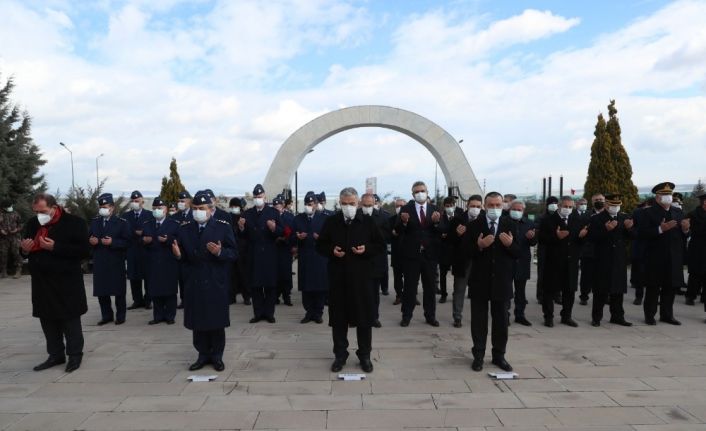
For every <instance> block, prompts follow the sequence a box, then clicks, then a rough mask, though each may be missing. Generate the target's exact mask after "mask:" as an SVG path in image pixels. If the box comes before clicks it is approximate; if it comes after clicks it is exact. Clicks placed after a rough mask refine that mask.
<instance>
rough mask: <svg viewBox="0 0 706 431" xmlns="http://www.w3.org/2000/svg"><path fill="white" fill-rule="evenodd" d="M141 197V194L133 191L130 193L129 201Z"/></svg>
mask: <svg viewBox="0 0 706 431" xmlns="http://www.w3.org/2000/svg"><path fill="white" fill-rule="evenodd" d="M141 197H142V193H140V191H139V190H135V191H133V192H132V193H130V199H139V198H141Z"/></svg>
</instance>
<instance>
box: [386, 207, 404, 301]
mask: <svg viewBox="0 0 706 431" xmlns="http://www.w3.org/2000/svg"><path fill="white" fill-rule="evenodd" d="M406 204H407V201H405V200H404V199H400V198H397V199H395V214H394V215H392V216H391V217H390V227H391V228H392V230H391V231H390V234H391V236H390V265H391V266H392V277H393V279H394V280H393V283H392V284H393V287H394V289H395V302H393V304H392V305H399V304H401V303H402V296H403V295H402V293H403V292H404V268H403V267H402V263H403V259H402V250H400V234H399V232H397V231H396V230H395V226H396V225H397V220H398V219H399V218H400V210H402V207H404V206H405V205H406Z"/></svg>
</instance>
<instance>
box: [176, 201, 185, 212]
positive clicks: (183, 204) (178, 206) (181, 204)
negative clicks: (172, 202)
mask: <svg viewBox="0 0 706 431" xmlns="http://www.w3.org/2000/svg"><path fill="white" fill-rule="evenodd" d="M177 208H179V211H184V210H185V209H186V202H178V203H177Z"/></svg>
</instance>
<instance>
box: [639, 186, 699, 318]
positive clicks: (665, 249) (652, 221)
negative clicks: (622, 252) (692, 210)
mask: <svg viewBox="0 0 706 431" xmlns="http://www.w3.org/2000/svg"><path fill="white" fill-rule="evenodd" d="M673 191H674V183H670V182H664V183H660V184H657V185H656V186H654V188H652V193H654V194H655V195H656V196H657V205H655V206H652V207H649V208H647V209H645V210H644V213H643V215H642V218H641V220H640V224H639V225H638V237H639V238H640V239H642V240H644V241H645V301H644V303H643V309H644V311H645V323H647V324H648V325H656V324H657V321H656V320H655V314H657V302H658V299H659V320H660V321H661V322H665V323H669V324H672V325H681V322H679V321H678V320H677V319H675V318H674V310H673V307H674V295H675V292H676V290H677V289H679V288H681V285H682V284H683V283H684V254H683V252H684V242H685V241H686V238H687V236H688V234H689V228H690V223H689V219H685V218H684V213H683V212H682V211H681V210H680V209H678V208H675V207H672V205H671V204H672V193H673Z"/></svg>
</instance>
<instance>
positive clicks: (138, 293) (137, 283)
mask: <svg viewBox="0 0 706 431" xmlns="http://www.w3.org/2000/svg"><path fill="white" fill-rule="evenodd" d="M130 291H131V292H132V302H134V303H135V304H136V305H138V306H145V305H149V304H151V303H152V300H151V299H150V294H149V289H148V286H147V280H145V292H144V294H143V293H142V279H139V278H136V279H130Z"/></svg>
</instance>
